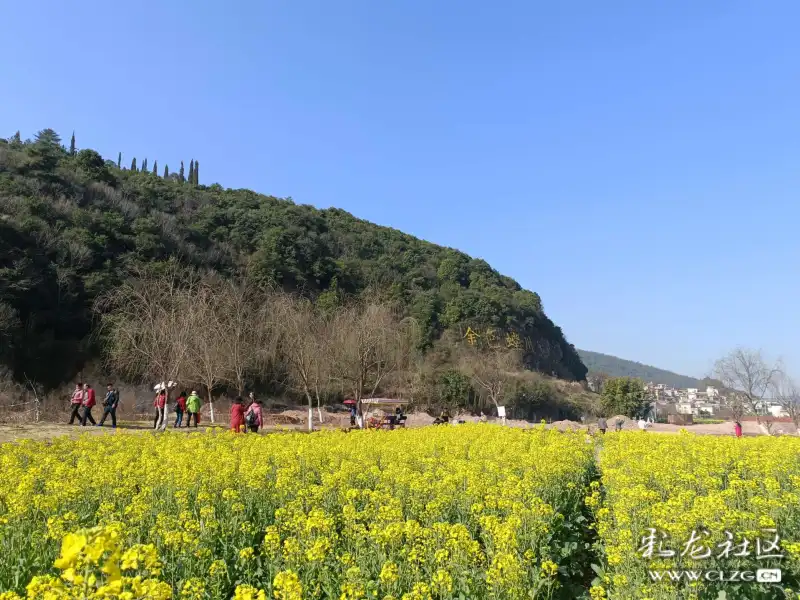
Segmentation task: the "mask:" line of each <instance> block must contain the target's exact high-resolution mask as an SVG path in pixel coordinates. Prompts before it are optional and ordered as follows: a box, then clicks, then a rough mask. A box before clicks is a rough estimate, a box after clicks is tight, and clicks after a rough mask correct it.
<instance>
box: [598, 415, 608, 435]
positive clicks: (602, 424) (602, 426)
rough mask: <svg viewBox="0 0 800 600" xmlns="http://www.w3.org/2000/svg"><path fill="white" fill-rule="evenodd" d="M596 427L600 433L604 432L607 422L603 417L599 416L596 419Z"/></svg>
mask: <svg viewBox="0 0 800 600" xmlns="http://www.w3.org/2000/svg"><path fill="white" fill-rule="evenodd" d="M597 428H598V429H599V430H600V433H603V434H604V433H605V432H606V429H608V423H607V422H606V418H605V417H600V418H599V419H597Z"/></svg>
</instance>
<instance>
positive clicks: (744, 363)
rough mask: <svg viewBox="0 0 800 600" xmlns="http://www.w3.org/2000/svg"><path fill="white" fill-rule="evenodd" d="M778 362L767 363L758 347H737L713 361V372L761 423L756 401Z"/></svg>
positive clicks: (757, 401)
mask: <svg viewBox="0 0 800 600" xmlns="http://www.w3.org/2000/svg"><path fill="white" fill-rule="evenodd" d="M779 371H780V368H779V367H778V366H772V365H768V364H767V362H766V361H765V360H764V358H763V356H762V355H761V351H759V350H750V349H747V348H736V349H734V350H732V351H731V352H730V354H728V355H727V356H724V357H722V358H720V359H719V360H718V361H717V362H716V364H715V365H714V374H715V375H716V376H717V378H718V379H719V380H720V381H722V383H723V384H724V385H725V387H727V388H729V389H732V390H734V391H735V392H737V393H738V394H739V395H740V397H741V401H742V402H743V404H744V405H745V406H746V407H747V408H748V409H749V410H751V411H752V412H753V413H754V414H755V415H756V421H757V422H758V423H759V424H760V423H761V417H760V416H759V413H758V410H759V405H761V404H762V403H763V401H764V397H765V396H766V394H767V391H769V389H770V387H771V386H772V382H773V380H774V379H775V376H776V375H777V374H778V373H779Z"/></svg>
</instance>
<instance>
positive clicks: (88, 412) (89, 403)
mask: <svg viewBox="0 0 800 600" xmlns="http://www.w3.org/2000/svg"><path fill="white" fill-rule="evenodd" d="M83 391H84V396H83V418H82V419H81V427H86V421H89V422H90V423H91V424H92V425H97V423H96V422H95V420H94V417H93V416H92V407H93V406H94V405H95V404H97V401H96V400H95V395H94V389H93V388H92V386H91V385H89V384H88V383H85V384H83Z"/></svg>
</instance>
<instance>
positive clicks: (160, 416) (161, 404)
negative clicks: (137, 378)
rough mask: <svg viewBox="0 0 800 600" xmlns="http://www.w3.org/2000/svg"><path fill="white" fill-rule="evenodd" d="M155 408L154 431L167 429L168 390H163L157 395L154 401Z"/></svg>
mask: <svg viewBox="0 0 800 600" xmlns="http://www.w3.org/2000/svg"><path fill="white" fill-rule="evenodd" d="M153 406H154V407H155V409H156V411H155V419H154V421H153V429H155V430H158V429H159V428H162V429H166V428H167V417H166V412H167V390H164V389H162V390H161V391H159V392H158V394H156V398H155V400H153Z"/></svg>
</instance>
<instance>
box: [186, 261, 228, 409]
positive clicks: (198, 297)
mask: <svg viewBox="0 0 800 600" xmlns="http://www.w3.org/2000/svg"><path fill="white" fill-rule="evenodd" d="M225 291H226V284H225V283H224V282H222V281H221V280H219V279H218V278H216V277H214V276H208V277H206V278H204V279H203V281H202V282H201V283H200V285H198V287H197V290H196V291H195V293H194V294H193V296H192V297H191V298H190V299H189V302H188V303H187V307H186V310H187V311H188V312H189V314H190V320H191V323H192V327H191V330H190V338H191V347H192V351H191V353H190V355H189V360H188V361H187V369H186V376H187V378H188V379H190V380H191V381H192V382H194V383H197V384H200V385H201V386H203V387H205V389H206V394H207V401H208V406H209V411H210V416H211V422H212V423H213V422H214V395H213V390H214V388H215V387H216V386H217V385H219V384H220V383H222V381H223V380H224V379H225V375H226V373H227V372H228V369H229V367H230V360H229V358H228V356H226V354H225V351H224V349H223V347H222V345H221V344H220V343H219V341H220V339H222V338H223V337H224V336H225V335H226V331H225V326H226V319H225V314H224V311H225V309H226V302H224V300H223V294H224V293H225Z"/></svg>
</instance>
